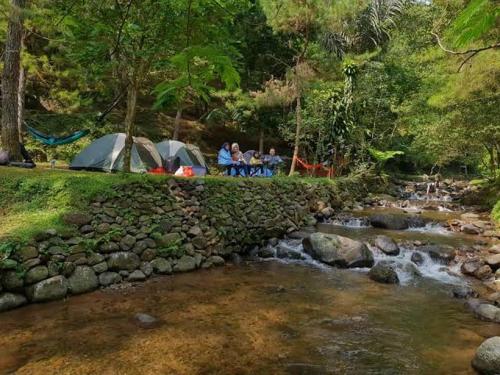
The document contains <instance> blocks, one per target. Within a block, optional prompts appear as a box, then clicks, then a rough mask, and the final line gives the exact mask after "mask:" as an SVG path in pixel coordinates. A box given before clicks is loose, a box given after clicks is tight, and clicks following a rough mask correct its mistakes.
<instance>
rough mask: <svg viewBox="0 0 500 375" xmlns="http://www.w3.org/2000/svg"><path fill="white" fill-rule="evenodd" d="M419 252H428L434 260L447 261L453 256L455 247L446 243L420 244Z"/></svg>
mask: <svg viewBox="0 0 500 375" xmlns="http://www.w3.org/2000/svg"><path fill="white" fill-rule="evenodd" d="M418 250H419V251H421V252H425V253H428V254H429V256H430V257H431V258H432V259H434V260H435V261H438V262H442V263H449V262H451V261H452V260H453V259H454V258H455V248H454V247H453V246H448V245H426V246H421V247H420V248H419V249H418Z"/></svg>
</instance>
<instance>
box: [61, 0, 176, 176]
mask: <svg viewBox="0 0 500 375" xmlns="http://www.w3.org/2000/svg"><path fill="white" fill-rule="evenodd" d="M181 3H182V2H172V1H168V0H145V1H141V2H137V1H134V0H128V1H112V0H105V1H97V0H91V1H86V2H82V3H74V4H73V6H72V7H70V9H67V4H66V3H65V2H64V1H62V2H61V8H60V12H61V13H62V14H63V17H64V26H65V34H66V38H67V40H68V41H69V42H70V45H71V47H72V51H73V55H74V56H75V58H76V59H78V61H79V62H81V63H82V64H85V66H86V67H87V69H88V74H91V75H93V77H94V79H95V78H97V79H106V80H107V81H108V82H111V84H113V85H114V86H115V87H116V88H117V90H118V91H126V93H127V95H126V98H127V99H126V107H127V108H126V116H125V120H124V127H125V132H126V135H127V137H126V141H125V155H124V156H125V157H124V166H123V170H124V171H126V172H129V171H130V162H131V150H132V145H133V136H134V135H135V118H136V113H137V102H138V97H139V95H140V92H141V90H148V91H151V88H150V87H149V84H150V81H151V79H152V75H153V73H154V72H155V71H156V69H157V68H161V66H162V64H164V62H165V61H166V60H167V59H168V58H169V57H170V56H171V55H172V54H173V50H172V49H173V46H175V45H176V39H178V38H179V36H178V31H179V30H178V28H177V24H176V20H177V15H178V14H179V11H180V9H181V8H182V5H183V4H181Z"/></svg>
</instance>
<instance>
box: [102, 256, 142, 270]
mask: <svg viewBox="0 0 500 375" xmlns="http://www.w3.org/2000/svg"><path fill="white" fill-rule="evenodd" d="M140 264H141V260H140V259H139V256H138V255H137V254H135V253H131V252H125V251H119V252H117V253H112V254H111V255H110V256H109V258H108V268H109V269H110V270H112V271H121V270H126V271H133V270H135V269H137V268H139V265H140Z"/></svg>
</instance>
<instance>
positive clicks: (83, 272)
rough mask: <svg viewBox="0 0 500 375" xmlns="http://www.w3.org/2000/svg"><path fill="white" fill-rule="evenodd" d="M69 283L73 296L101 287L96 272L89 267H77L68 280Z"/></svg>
mask: <svg viewBox="0 0 500 375" xmlns="http://www.w3.org/2000/svg"><path fill="white" fill-rule="evenodd" d="M68 283H69V290H70V292H71V293H72V294H80V293H85V292H90V291H91V290H94V289H97V287H98V286H99V280H98V278H97V276H96V274H95V272H94V270H93V269H92V268H91V267H89V266H77V267H76V268H75V271H74V272H73V274H72V275H71V276H70V277H69V278H68Z"/></svg>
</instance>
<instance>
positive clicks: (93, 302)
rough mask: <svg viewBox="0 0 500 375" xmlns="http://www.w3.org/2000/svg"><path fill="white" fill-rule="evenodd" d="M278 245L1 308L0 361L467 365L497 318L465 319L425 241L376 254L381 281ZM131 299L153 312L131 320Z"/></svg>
mask: <svg viewBox="0 0 500 375" xmlns="http://www.w3.org/2000/svg"><path fill="white" fill-rule="evenodd" d="M344 224H346V223H344ZM349 224H350V225H349ZM318 229H319V230H321V231H323V232H329V233H336V234H340V235H345V236H348V237H351V238H354V239H359V240H368V239H370V238H373V237H374V236H375V235H377V234H388V235H390V236H391V237H393V238H395V239H396V240H398V241H408V242H411V241H415V240H420V241H425V242H432V243H441V244H448V245H452V246H460V245H468V246H469V245H472V244H473V243H474V239H473V238H471V237H468V236H461V235H455V234H450V233H445V232H443V231H441V230H440V228H439V226H438V225H434V226H428V227H424V228H420V229H411V230H405V231H386V230H380V229H375V228H371V227H368V226H367V225H366V222H365V221H363V220H362V219H359V220H358V219H354V221H352V222H350V223H347V225H343V226H339V225H332V224H323V225H319V227H318ZM280 246H282V247H285V248H287V249H289V250H293V251H295V252H296V253H297V254H299V255H300V257H301V258H302V259H300V260H283V259H277V258H272V259H267V260H265V261H264V260H258V261H252V262H244V263H242V264H241V265H238V266H235V265H228V266H226V267H222V268H218V269H211V270H201V271H199V272H194V273H190V274H181V275H175V276H165V277H158V278H154V279H151V280H148V281H147V282H145V283H141V284H138V285H136V286H134V287H130V288H123V289H107V290H101V291H96V292H94V293H90V294H86V295H81V296H75V297H71V298H69V299H67V300H66V301H58V302H53V303H47V304H39V305H30V306H27V307H24V308H21V309H18V310H15V311H10V312H7V313H3V314H1V315H0V332H2V335H0V347H1V348H2V349H1V350H0V374H9V373H18V374H141V375H142V374H307V375H310V374H312V375H314V374H384V375H385V374H398V375H399V374H433V375H434V374H473V373H474V372H473V370H472V369H471V367H470V361H471V358H472V357H473V355H474V352H475V350H476V348H477V346H478V345H479V344H480V343H481V342H482V341H483V340H484V339H485V338H487V337H490V336H494V335H500V325H496V324H493V323H487V322H482V321H479V320H476V319H475V318H474V317H473V316H472V314H471V313H470V311H468V310H467V309H466V307H465V306H464V303H463V300H457V299H454V298H453V297H452V296H451V294H452V293H451V289H452V288H453V287H454V286H456V285H464V284H465V283H466V281H465V280H464V279H463V278H462V277H460V276H459V275H458V273H455V271H456V270H453V269H449V268H445V267H443V265H442V264H440V263H439V262H436V261H434V260H433V259H432V258H430V257H429V256H428V255H427V254H426V253H421V256H422V259H423V263H422V264H421V265H420V266H418V267H415V266H414V265H413V263H412V262H411V260H410V258H411V255H412V254H413V253H414V252H415V251H418V249H417V250H415V249H414V248H410V247H404V246H403V247H402V251H401V253H400V255H399V256H397V257H390V258H391V259H392V260H394V261H395V262H396V264H397V267H396V268H397V272H398V275H399V278H400V280H401V285H398V286H395V285H385V284H378V283H375V282H373V281H371V280H370V279H369V278H368V276H367V270H364V269H359V270H341V269H335V268H331V267H328V266H325V265H322V264H320V263H318V262H316V261H314V260H312V259H311V258H310V257H309V256H308V255H307V254H305V253H304V252H303V250H302V246H301V241H300V240H283V241H280V243H279V244H278V245H277V247H276V248H278V247H280ZM372 250H373V252H374V254H375V258H376V260H382V259H386V258H387V256H386V255H384V254H382V253H381V252H379V251H377V250H376V249H373V248H372ZM137 313H147V314H150V315H152V316H154V317H156V318H157V319H158V320H159V322H158V324H156V325H154V326H153V327H151V328H149V329H146V328H144V327H141V326H140V325H138V324H137V322H136V321H135V319H134V316H135V314H137Z"/></svg>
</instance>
